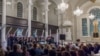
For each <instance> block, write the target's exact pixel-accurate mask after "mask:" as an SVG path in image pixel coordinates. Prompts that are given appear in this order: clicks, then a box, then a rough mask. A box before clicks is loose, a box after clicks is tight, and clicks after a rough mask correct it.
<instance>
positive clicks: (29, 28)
mask: <svg viewBox="0 0 100 56" xmlns="http://www.w3.org/2000/svg"><path fill="white" fill-rule="evenodd" d="M31 5H32V0H29V4H28V37H31V9H32V8H31Z"/></svg>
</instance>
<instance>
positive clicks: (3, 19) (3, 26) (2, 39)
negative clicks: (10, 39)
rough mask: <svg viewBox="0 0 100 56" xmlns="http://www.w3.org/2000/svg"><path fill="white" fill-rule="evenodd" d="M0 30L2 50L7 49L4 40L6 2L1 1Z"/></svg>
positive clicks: (4, 0)
mask: <svg viewBox="0 0 100 56" xmlns="http://www.w3.org/2000/svg"><path fill="white" fill-rule="evenodd" d="M2 10H3V11H2V12H3V13H2V30H1V45H2V48H3V49H4V50H6V47H7V40H6V0H3V9H2Z"/></svg>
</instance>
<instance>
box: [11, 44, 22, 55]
mask: <svg viewBox="0 0 100 56" xmlns="http://www.w3.org/2000/svg"><path fill="white" fill-rule="evenodd" d="M9 56H23V54H22V50H21V45H20V44H16V45H14V46H13V51H12V52H10V53H9Z"/></svg>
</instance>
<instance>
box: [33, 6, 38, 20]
mask: <svg viewBox="0 0 100 56" xmlns="http://www.w3.org/2000/svg"><path fill="white" fill-rule="evenodd" d="M33 20H34V21H36V20H37V8H36V7H33Z"/></svg>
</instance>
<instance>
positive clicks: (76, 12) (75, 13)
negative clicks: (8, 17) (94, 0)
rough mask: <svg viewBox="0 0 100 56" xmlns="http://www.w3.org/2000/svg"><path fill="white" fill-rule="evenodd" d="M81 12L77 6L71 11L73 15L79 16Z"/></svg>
mask: <svg viewBox="0 0 100 56" xmlns="http://www.w3.org/2000/svg"><path fill="white" fill-rule="evenodd" d="M82 13H83V10H81V9H80V8H79V7H77V9H76V10H75V11H74V12H73V14H74V15H76V16H80V15H81V14H82Z"/></svg>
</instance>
